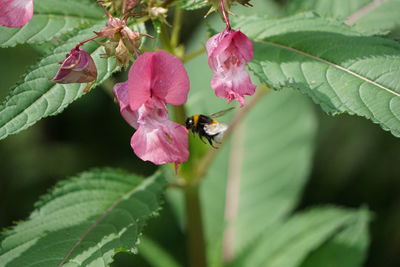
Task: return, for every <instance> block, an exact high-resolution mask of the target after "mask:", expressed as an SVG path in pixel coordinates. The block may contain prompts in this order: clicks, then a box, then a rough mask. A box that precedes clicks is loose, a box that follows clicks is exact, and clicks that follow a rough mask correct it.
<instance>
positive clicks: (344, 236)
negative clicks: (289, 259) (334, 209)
mask: <svg viewBox="0 0 400 267" xmlns="http://www.w3.org/2000/svg"><path fill="white" fill-rule="evenodd" d="M369 217H370V214H369V212H368V211H367V210H364V209H360V210H359V211H358V213H357V214H355V218H354V221H353V222H352V224H349V225H348V226H347V227H346V228H345V229H344V230H343V231H342V232H340V233H338V234H337V235H335V236H334V237H333V238H331V239H330V240H328V241H327V242H326V243H324V244H323V245H322V246H321V247H319V248H318V249H317V250H315V251H313V252H312V253H311V254H310V255H309V256H308V257H307V258H306V260H305V261H304V262H303V263H302V265H301V267H320V266H324V267H336V266H341V267H357V266H363V265H362V264H363V261H364V260H365V256H366V254H367V249H368V244H369V238H368V222H369Z"/></svg>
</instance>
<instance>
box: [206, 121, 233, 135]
mask: <svg viewBox="0 0 400 267" xmlns="http://www.w3.org/2000/svg"><path fill="white" fill-rule="evenodd" d="M227 129H228V125H226V124H223V123H219V122H216V123H211V124H206V125H204V131H205V132H206V133H207V134H208V135H216V134H219V133H223V132H225V131H226V130H227Z"/></svg>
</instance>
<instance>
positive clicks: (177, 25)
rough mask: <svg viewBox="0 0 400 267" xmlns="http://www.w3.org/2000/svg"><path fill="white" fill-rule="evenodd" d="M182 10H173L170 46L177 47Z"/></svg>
mask: <svg viewBox="0 0 400 267" xmlns="http://www.w3.org/2000/svg"><path fill="white" fill-rule="evenodd" d="M182 20H183V10H182V9H181V8H179V7H177V8H175V14H174V22H173V24H172V34H171V46H172V47H173V48H175V47H177V46H178V44H179V37H180V33H181V28H182Z"/></svg>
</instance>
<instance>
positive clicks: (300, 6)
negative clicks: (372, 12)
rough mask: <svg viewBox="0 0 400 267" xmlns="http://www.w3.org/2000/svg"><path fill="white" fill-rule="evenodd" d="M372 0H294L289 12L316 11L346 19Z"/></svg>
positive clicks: (323, 14) (290, 3) (291, 2)
mask: <svg viewBox="0 0 400 267" xmlns="http://www.w3.org/2000/svg"><path fill="white" fill-rule="evenodd" d="M370 2H371V0H351V1H349V0H335V1H332V0H292V1H290V2H289V5H288V7H287V9H288V13H289V14H294V13H298V12H304V11H315V12H317V13H318V14H320V15H322V16H327V17H335V18H341V19H345V18H346V17H348V16H350V15H351V14H352V13H354V12H355V11H357V10H359V9H360V8H362V7H363V6H365V5H367V4H368V3H370Z"/></svg>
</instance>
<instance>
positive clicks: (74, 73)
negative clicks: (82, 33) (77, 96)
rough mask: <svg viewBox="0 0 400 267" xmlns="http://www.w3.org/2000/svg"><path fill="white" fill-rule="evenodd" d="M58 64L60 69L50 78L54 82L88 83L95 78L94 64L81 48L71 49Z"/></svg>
mask: <svg viewBox="0 0 400 267" xmlns="http://www.w3.org/2000/svg"><path fill="white" fill-rule="evenodd" d="M60 64H61V67H60V69H59V70H58V71H57V74H56V76H55V77H54V78H53V79H52V81H54V82H56V83H88V82H92V81H94V80H96V77H97V69H96V65H95V64H94V61H93V59H92V57H91V56H90V55H89V54H88V53H87V52H86V51H85V50H83V49H80V48H74V49H72V50H71V52H70V53H69V54H68V55H67V57H66V59H64V61H63V62H61V63H60Z"/></svg>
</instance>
